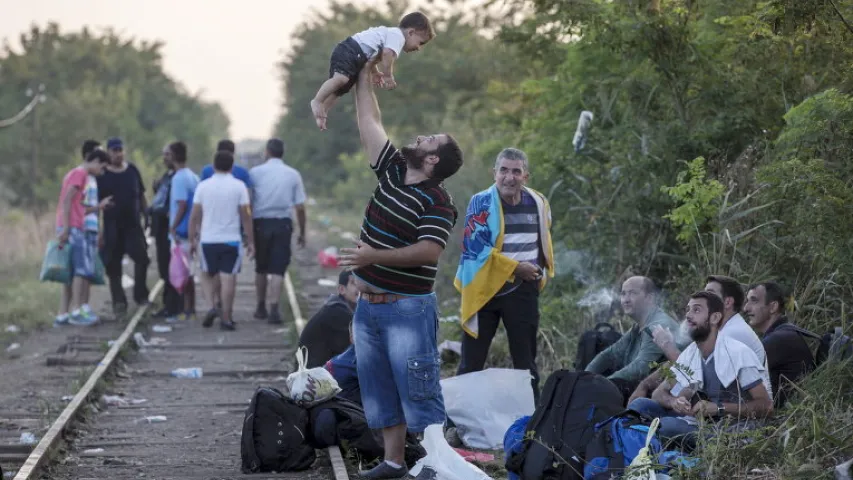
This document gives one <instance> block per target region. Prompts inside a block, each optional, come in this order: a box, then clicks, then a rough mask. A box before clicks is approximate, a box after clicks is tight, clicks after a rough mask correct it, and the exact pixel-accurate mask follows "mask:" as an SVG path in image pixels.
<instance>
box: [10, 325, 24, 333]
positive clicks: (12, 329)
mask: <svg viewBox="0 0 853 480" xmlns="http://www.w3.org/2000/svg"><path fill="white" fill-rule="evenodd" d="M20 331H21V327H19V326H17V325H9V326H7V327H6V333H18V332H20Z"/></svg>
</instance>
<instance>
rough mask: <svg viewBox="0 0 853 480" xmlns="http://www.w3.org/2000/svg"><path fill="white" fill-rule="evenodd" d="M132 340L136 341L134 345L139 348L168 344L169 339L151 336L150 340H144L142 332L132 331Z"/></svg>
mask: <svg viewBox="0 0 853 480" xmlns="http://www.w3.org/2000/svg"><path fill="white" fill-rule="evenodd" d="M133 341H134V342H136V346H138V347H139V348H143V347H157V346H162V345H168V344H169V341H168V340H166V339H165V338H163V337H151V340H145V337H144V336H143V335H142V332H136V333H134V334H133Z"/></svg>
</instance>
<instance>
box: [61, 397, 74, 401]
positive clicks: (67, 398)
mask: <svg viewBox="0 0 853 480" xmlns="http://www.w3.org/2000/svg"><path fill="white" fill-rule="evenodd" d="M73 399H74V395H63V396H62V401H63V402H70V401H71V400H73Z"/></svg>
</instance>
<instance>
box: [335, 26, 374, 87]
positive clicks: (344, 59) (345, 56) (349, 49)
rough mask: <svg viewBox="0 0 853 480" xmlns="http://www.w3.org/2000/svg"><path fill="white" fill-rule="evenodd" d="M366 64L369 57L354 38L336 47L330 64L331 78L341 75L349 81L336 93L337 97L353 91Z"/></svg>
mask: <svg viewBox="0 0 853 480" xmlns="http://www.w3.org/2000/svg"><path fill="white" fill-rule="evenodd" d="M366 63H367V55H365V54H364V52H363V51H362V50H361V46H360V45H359V44H358V42H356V41H355V40H353V38H352V37H349V38H347V39H346V40H344V41H343V42H341V43H339V44H337V46H335V49H334V50H332V58H331V61H330V62H329V78H332V77H333V76H335V73H340V74H341V75H344V76H346V77H347V78H348V79H349V81H347V83H346V84H345V85H344V86H343V87H341V88H339V89H338V90H337V91H336V92H335V95H337V96H339V97H340V96H342V95H344V94H345V93H347V92H349V91H350V90H351V89H352V87H353V85H355V82H356V81H358V74H359V73H360V72H361V69H362V68H364V65H365V64H366Z"/></svg>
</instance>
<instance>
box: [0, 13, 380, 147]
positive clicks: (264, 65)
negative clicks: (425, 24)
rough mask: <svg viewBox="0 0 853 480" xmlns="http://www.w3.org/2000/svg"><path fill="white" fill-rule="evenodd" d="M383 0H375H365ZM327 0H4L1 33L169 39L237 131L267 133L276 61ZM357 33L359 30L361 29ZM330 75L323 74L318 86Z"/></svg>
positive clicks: (182, 70) (173, 64) (175, 70)
mask: <svg viewBox="0 0 853 480" xmlns="http://www.w3.org/2000/svg"><path fill="white" fill-rule="evenodd" d="M363 1H366V2H367V3H374V4H375V3H376V2H375V0H363ZM326 4H327V0H239V1H237V0H171V1H167V0H0V12H2V13H0V38H4V39H9V40H10V41H11V42H12V44H13V45H18V35H19V34H20V33H21V32H23V31H25V30H28V29H29V27H30V25H31V24H32V23H34V22H35V23H36V24H38V25H39V26H41V27H44V26H45V25H47V22H49V21H56V22H57V23H59V25H60V27H61V28H62V30H63V31H71V30H79V29H81V28H82V27H83V26H84V25H88V26H90V27H93V28H97V27H112V28H114V29H115V30H116V31H117V32H119V33H121V34H123V35H128V36H133V37H136V38H138V39H145V40H152V41H153V40H162V41H164V42H165V46H164V48H163V50H162V52H163V57H164V66H165V69H166V72H167V73H168V74H169V75H170V76H171V77H172V78H173V79H175V80H177V81H178V82H180V83H182V84H183V85H184V86H185V87H186V88H187V89H189V91H190V92H192V93H196V92H199V91H204V94H203V96H202V97H203V98H205V99H206V100H212V101H217V102H219V103H220V104H221V105H222V106H223V107H224V108H225V110H226V111H227V113H228V116H229V118H230V119H231V137H232V138H233V139H234V140H235V141H239V140H241V139H243V138H264V137H267V136H268V135H269V134H270V133H271V131H272V128H273V126H274V125H275V121H276V119H277V117H278V115H279V114H280V112H281V107H280V105H281V103H282V97H281V93H280V92H281V85H280V81H279V78H278V72H277V70H276V62H278V61H280V60H281V59H282V58H283V54H284V53H286V52H288V49H289V43H290V34H291V33H292V32H293V30H294V29H295V27H296V26H298V25H299V24H300V23H302V22H303V21H304V20H305V19H307V18H309V16H310V14H311V11H312V9H316V8H323V7H324V6H325V5H326ZM353 33H355V32H353ZM323 80H324V77H323V72H319V76H318V77H317V86H318V87H319V86H320V83H321V82H322V81H323Z"/></svg>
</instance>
